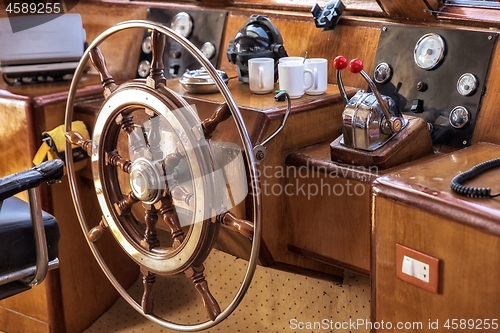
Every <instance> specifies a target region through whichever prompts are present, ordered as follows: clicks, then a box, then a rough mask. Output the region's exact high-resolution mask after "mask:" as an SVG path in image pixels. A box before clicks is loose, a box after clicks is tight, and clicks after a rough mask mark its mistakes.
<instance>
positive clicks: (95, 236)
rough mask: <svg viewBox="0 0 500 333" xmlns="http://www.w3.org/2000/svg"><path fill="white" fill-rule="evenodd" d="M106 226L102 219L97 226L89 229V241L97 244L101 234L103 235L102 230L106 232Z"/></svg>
mask: <svg viewBox="0 0 500 333" xmlns="http://www.w3.org/2000/svg"><path fill="white" fill-rule="evenodd" d="M107 229H108V226H107V225H106V222H104V217H103V218H102V219H101V221H99V224H98V225H96V226H95V227H93V228H92V229H90V231H89V233H88V237H89V240H90V241H91V242H92V243H95V242H97V241H98V240H99V239H100V238H101V237H102V234H103V233H104V230H107Z"/></svg>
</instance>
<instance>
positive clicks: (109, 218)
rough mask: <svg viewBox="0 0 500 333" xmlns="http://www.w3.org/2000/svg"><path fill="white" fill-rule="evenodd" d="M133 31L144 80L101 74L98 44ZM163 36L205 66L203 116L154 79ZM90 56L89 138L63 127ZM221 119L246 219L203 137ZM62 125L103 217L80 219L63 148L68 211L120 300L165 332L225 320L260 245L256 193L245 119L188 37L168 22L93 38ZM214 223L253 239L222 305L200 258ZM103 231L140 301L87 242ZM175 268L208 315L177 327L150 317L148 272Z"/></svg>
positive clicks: (159, 74)
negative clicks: (97, 87) (137, 284)
mask: <svg viewBox="0 0 500 333" xmlns="http://www.w3.org/2000/svg"><path fill="white" fill-rule="evenodd" d="M133 28H141V29H149V31H151V46H152V64H151V69H150V75H149V77H148V78H147V79H146V80H132V81H128V82H126V83H123V84H120V85H119V84H117V83H116V82H115V80H114V79H113V77H112V76H111V75H110V73H109V72H108V70H107V68H106V62H105V59H104V56H103V54H102V53H101V51H100V50H99V48H98V46H99V45H100V44H101V43H102V42H103V41H104V40H105V39H107V38H108V37H109V36H111V35H113V34H115V33H118V32H120V31H122V30H127V29H133ZM167 38H171V39H172V40H174V41H175V42H177V43H179V44H180V45H182V46H183V47H184V48H185V49H186V50H187V51H188V52H189V53H190V54H191V55H193V56H194V57H195V58H196V59H197V60H198V61H199V63H200V64H201V66H203V67H205V69H206V70H207V71H208V73H209V74H210V76H211V78H212V79H213V81H214V82H215V83H216V85H217V87H218V88H219V92H220V93H221V94H222V96H223V97H224V100H225V104H223V105H222V106H221V107H219V108H218V109H217V110H216V111H215V112H214V114H213V115H212V116H211V117H209V118H207V119H205V120H204V121H200V119H199V117H198V114H197V112H196V111H195V109H194V107H193V106H191V105H189V104H188V103H187V102H186V100H185V99H183V97H181V96H180V95H179V94H177V93H176V92H174V91H172V90H170V89H169V88H168V87H167V81H166V79H165V77H164V75H163V73H164V68H163V50H164V48H165V43H166V39H167ZM89 59H90V60H91V62H92V64H93V65H94V67H95V68H96V69H97V71H98V73H99V75H100V77H101V80H102V83H103V87H104V97H105V100H104V102H103V104H102V106H101V108H100V111H99V114H98V116H97V119H96V122H95V124H94V129H93V134H92V137H91V139H84V138H82V136H81V135H80V134H79V133H76V132H73V131H72V130H71V123H72V121H73V104H74V101H75V93H76V89H77V85H78V81H79V80H80V78H81V76H82V73H83V71H84V67H85V66H86V63H87V61H88V60H89ZM230 117H232V118H233V120H234V124H235V126H236V127H237V130H238V133H239V137H240V140H241V142H240V144H237V145H235V146H237V147H243V149H242V151H241V150H240V153H241V154H240V155H241V156H240V161H241V162H242V163H243V165H244V168H243V169H244V170H246V171H243V177H242V178H241V181H242V182H243V184H242V186H241V188H244V189H245V190H246V191H248V189H249V190H250V193H248V195H251V196H252V197H251V200H247V201H248V202H251V205H252V206H253V207H252V209H251V210H250V211H251V212H252V215H253V216H251V218H250V221H249V220H244V219H239V218H237V217H236V216H235V215H234V214H233V213H231V212H230V211H229V209H230V208H231V203H232V204H234V203H235V201H238V200H240V201H241V200H242V199H241V198H240V199H237V200H236V199H234V198H233V197H232V196H234V193H232V190H231V189H228V184H227V182H226V177H225V175H224V166H223V165H220V162H219V161H218V158H217V156H216V154H215V153H214V147H213V142H212V141H211V137H212V135H213V133H214V132H215V131H216V130H217V126H218V124H219V123H221V122H223V121H225V120H226V119H228V118H230ZM65 126H66V139H67V143H66V151H71V147H72V145H78V146H80V147H82V148H83V149H84V150H85V151H86V152H87V153H88V154H89V156H90V157H91V161H92V175H93V179H94V186H95V192H96V195H97V198H98V202H99V206H100V208H101V210H102V216H103V217H102V220H101V221H100V222H99V223H98V224H96V222H95V221H87V220H86V217H85V212H84V209H83V207H84V205H83V202H84V200H85V198H82V197H81V196H80V193H79V190H78V185H77V181H76V177H77V176H76V174H75V168H74V166H73V161H72V158H71V154H67V156H68V158H67V159H66V165H67V173H68V177H69V182H70V187H71V193H72V196H73V200H74V204H75V208H76V211H77V215H78V218H79V220H80V223H81V226H82V229H83V232H84V234H85V237H86V238H87V241H88V243H89V246H90V247H91V249H92V252H93V253H94V256H95V257H96V259H97V261H98V262H99V264H100V266H101V268H102V269H103V271H104V273H105V274H106V276H107V277H108V279H109V280H110V281H111V283H112V284H113V285H114V287H115V288H116V289H117V290H118V292H119V293H120V294H121V296H122V297H123V298H124V299H125V300H126V301H127V302H128V303H129V304H130V305H131V306H132V307H133V308H135V309H136V310H137V311H139V312H140V313H142V314H143V315H144V316H146V317H147V318H149V319H151V320H152V321H154V322H156V323H158V324H160V325H162V326H164V327H167V328H169V329H173V330H179V331H197V330H202V329H207V328H210V327H212V326H214V325H216V324H218V323H220V322H221V321H222V320H224V319H225V318H226V317H227V316H228V315H229V314H230V313H231V312H232V311H234V309H235V308H236V307H237V306H238V304H239V303H240V302H241V300H242V298H243V296H244V294H245V293H246V291H247V289H248V287H249V285H250V282H251V279H252V276H253V273H254V271H255V267H256V263H257V258H258V250H259V246H260V197H259V193H258V177H257V171H256V169H255V165H256V163H255V158H254V155H253V151H252V145H251V142H250V140H249V136H248V133H247V130H246V127H245V124H244V122H243V120H242V117H241V114H240V112H239V110H238V106H237V105H236V103H235V102H234V100H233V98H232V96H231V93H230V91H229V89H228V87H227V86H226V84H225V83H224V81H223V80H222V79H221V77H220V76H219V74H218V73H217V70H216V69H215V68H214V67H213V65H212V64H211V63H210V62H209V61H208V60H207V59H206V58H205V57H204V56H203V54H202V53H201V52H200V51H199V50H198V49H197V48H196V47H195V46H194V45H192V44H191V43H190V42H189V41H188V40H187V39H185V38H184V37H182V36H179V35H178V34H176V33H175V32H174V31H172V30H170V29H169V28H167V27H164V26H162V25H160V24H157V23H153V22H149V21H127V22H123V23H120V24H118V25H116V26H114V27H111V28H109V29H108V30H106V31H105V32H103V33H102V34H101V35H99V36H98V37H97V38H96V39H95V40H94V41H93V42H92V43H91V44H90V45H89V47H88V49H87V50H86V51H85V52H84V54H83V56H82V59H81V61H80V63H79V65H78V67H77V69H76V71H75V74H74V77H73V81H72V82H71V87H70V91H69V96H68V102H67V107H66V118H65ZM247 182H250V183H249V184H248V183H247ZM244 194H245V195H246V192H245V193H244ZM240 197H241V196H240ZM247 211H248V210H247ZM137 212H140V214H138V213H137ZM220 225H224V226H227V227H229V228H230V229H232V230H234V231H235V232H239V233H240V234H241V235H243V236H244V237H247V238H248V239H249V240H251V242H252V246H251V253H250V257H249V262H248V265H247V269H246V273H245V275H244V277H243V278H242V281H241V284H240V286H239V289H238V290H237V292H235V293H234V298H233V299H232V300H231V301H230V302H229V303H228V304H227V306H225V308H223V309H221V308H220V306H219V304H218V301H217V300H216V299H215V297H214V296H213V295H212V293H211V292H210V289H209V283H207V281H206V279H205V275H204V262H205V260H206V258H207V256H208V254H209V253H210V250H211V249H212V247H213V245H214V241H215V239H216V237H217V233H218V230H219V226H220ZM165 231H166V232H165ZM105 232H111V233H112V235H113V236H114V238H115V239H116V241H117V242H118V243H119V244H120V246H121V248H122V249H123V251H125V252H126V253H127V254H128V255H129V256H130V258H132V260H133V261H134V262H135V263H136V264H137V265H139V267H140V271H141V274H142V275H143V286H144V291H143V294H142V300H140V301H136V300H135V299H134V298H133V297H132V296H131V295H130V294H129V292H128V291H127V289H125V288H124V287H122V286H121V285H120V283H119V282H118V281H117V278H116V277H115V276H114V275H113V272H112V271H111V270H110V269H109V267H108V265H107V263H106V262H105V260H104V259H103V256H102V253H101V252H100V250H99V248H98V247H97V246H96V244H98V242H99V239H100V237H101V235H102V234H103V233H105ZM165 234H167V236H168V237H164V236H165ZM176 274H184V275H185V276H186V277H187V278H188V279H191V280H192V282H193V287H194V288H195V289H196V290H197V291H198V293H199V295H200V298H201V301H202V302H203V305H204V307H205V309H206V311H207V320H206V321H202V322H199V323H196V324H182V323H175V322H173V321H171V320H169V319H168V318H164V317H163V316H160V315H157V314H156V311H155V302H154V300H155V294H156V291H155V288H154V286H155V280H156V278H157V276H170V275H176Z"/></svg>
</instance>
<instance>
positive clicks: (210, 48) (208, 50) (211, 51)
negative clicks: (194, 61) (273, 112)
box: [200, 42, 215, 59]
mask: <svg viewBox="0 0 500 333" xmlns="http://www.w3.org/2000/svg"><path fill="white" fill-rule="evenodd" d="M200 50H201V53H203V55H204V56H205V57H207V59H212V58H213V57H214V55H215V45H214V44H212V43H210V42H205V43H203V45H202V46H201V48H200Z"/></svg>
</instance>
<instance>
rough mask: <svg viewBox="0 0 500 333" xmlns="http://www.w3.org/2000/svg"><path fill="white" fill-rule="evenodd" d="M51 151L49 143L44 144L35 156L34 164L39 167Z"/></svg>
mask: <svg viewBox="0 0 500 333" xmlns="http://www.w3.org/2000/svg"><path fill="white" fill-rule="evenodd" d="M49 151H50V146H49V145H48V144H47V142H45V141H44V142H43V143H42V145H41V146H40V148H38V151H37V152H36V154H35V157H33V164H34V165H38V164H40V163H42V162H43V160H45V157H47V155H48V153H49Z"/></svg>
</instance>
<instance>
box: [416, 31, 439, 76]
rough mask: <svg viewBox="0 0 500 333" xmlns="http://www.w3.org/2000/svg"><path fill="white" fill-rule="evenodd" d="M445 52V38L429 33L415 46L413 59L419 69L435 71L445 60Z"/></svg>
mask: <svg viewBox="0 0 500 333" xmlns="http://www.w3.org/2000/svg"><path fill="white" fill-rule="evenodd" d="M445 50H446V46H445V44H444V40H443V38H441V36H439V35H438V34H434V33H429V34H426V35H423V36H422V37H420V39H419V40H418V42H417V44H416V45H415V50H414V53H413V57H414V59H415V63H416V64H417V66H418V67H420V68H422V69H433V68H434V67H436V66H437V65H439V63H440V62H441V60H443V58H444V52H445Z"/></svg>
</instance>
